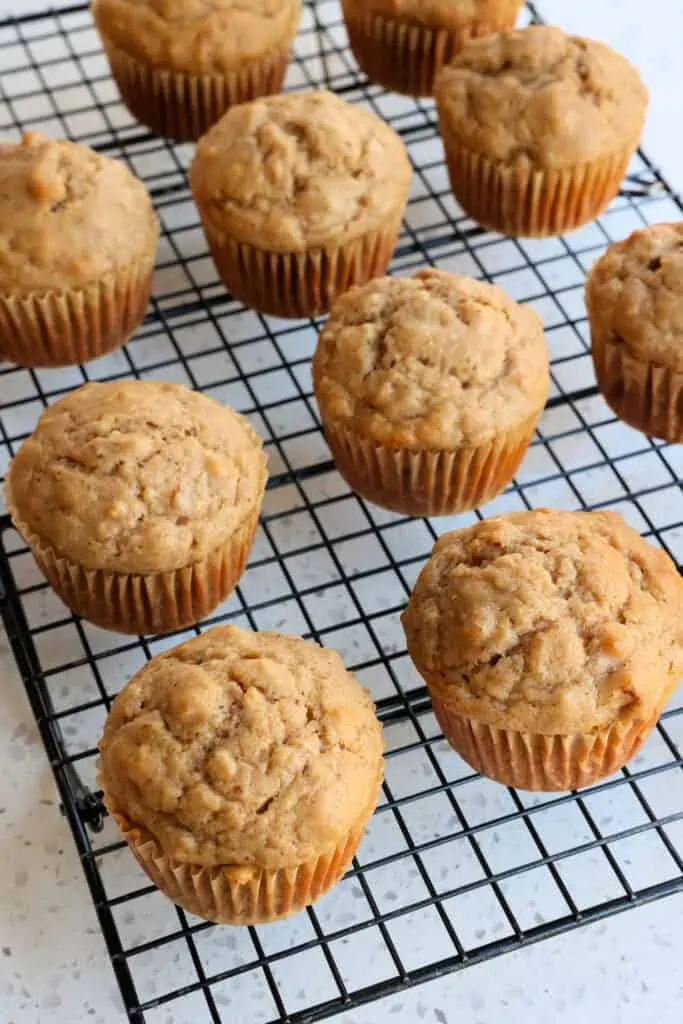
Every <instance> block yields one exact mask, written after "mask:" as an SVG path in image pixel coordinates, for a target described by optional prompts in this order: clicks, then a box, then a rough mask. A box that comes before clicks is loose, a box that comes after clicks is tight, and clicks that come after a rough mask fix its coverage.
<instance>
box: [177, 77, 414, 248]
mask: <svg viewBox="0 0 683 1024" xmlns="http://www.w3.org/2000/svg"><path fill="white" fill-rule="evenodd" d="M411 175H412V169H411V165H410V161H409V159H408V154H407V152H406V149H405V147H404V145H403V143H402V142H401V140H400V138H399V137H398V135H396V133H395V132H394V131H393V130H392V129H391V128H390V127H389V125H387V124H386V123H385V122H384V121H382V120H381V119H380V118H379V117H377V116H376V115H375V114H373V113H371V112H370V111H368V110H364V109H363V108H361V107H357V106H352V105H351V104H349V103H345V102H344V100H341V99H339V98H338V97H337V96H334V95H333V94H332V93H330V92H325V91H324V90H321V91H319V92H299V93H290V94H287V95H281V96H269V97H267V98H265V99H260V100H256V101H254V102H253V103H245V104H242V105H241V106H238V107H233V108H232V109H231V110H229V111H228V113H227V114H225V115H224V117H222V118H221V120H220V121H219V122H218V123H217V124H215V125H214V126H213V128H211V130H210V131H209V132H208V133H207V134H206V135H205V136H204V138H203V139H201V140H200V141H199V144H198V146H197V153H196V156H195V159H194V162H193V164H192V167H191V170H190V180H191V182H192V191H193V192H194V194H195V197H196V198H197V200H198V202H199V205H200V208H201V211H202V217H203V219H204V221H205V222H207V221H208V223H209V226H210V227H212V228H213V230H214V231H217V232H219V233H220V232H222V231H225V233H226V234H228V235H229V236H230V237H231V238H234V239H236V240H237V241H240V242H245V243H252V244H255V245H260V246H262V247H263V248H266V249H271V250H276V251H280V252H291V251H295V252H297V251H302V250H305V249H307V248H316V247H318V246H324V245H326V244H328V243H330V242H333V243H334V244H335V246H336V245H340V244H341V243H342V242H343V241H347V240H350V239H352V238H354V237H356V236H358V235H362V234H365V233H366V232H367V231H369V230H371V229H374V228H377V227H380V226H384V225H385V224H386V222H387V221H388V222H389V223H390V224H392V223H393V222H394V221H395V220H396V218H397V214H400V213H401V212H402V211H403V207H404V206H405V203H406V200H407V197H408V188H409V186H410V179H411Z"/></svg>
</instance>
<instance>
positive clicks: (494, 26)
mask: <svg viewBox="0 0 683 1024" xmlns="http://www.w3.org/2000/svg"><path fill="white" fill-rule="evenodd" d="M523 3H524V0H342V8H343V11H344V20H345V21H346V28H347V30H348V33H349V42H350V44H351V49H352V50H353V53H354V55H355V57H356V60H357V61H358V63H359V64H360V66H361V68H362V69H363V71H365V73H366V75H367V76H368V78H369V79H371V81H373V82H379V84H380V85H383V86H385V88H387V89H394V90H396V92H403V93H406V94H407V95H408V96H431V94H432V91H433V89H434V82H435V80H436V76H437V74H438V73H439V71H440V70H441V68H442V67H443V65H444V64H448V63H450V61H451V60H452V59H453V57H454V56H455V54H456V53H458V52H459V50H461V49H462V47H463V45H464V44H465V43H466V42H467V41H468V40H469V39H471V38H473V37H477V36H486V35H489V34H490V33H491V32H499V31H501V30H502V29H505V28H512V26H513V25H514V24H515V21H516V20H517V15H518V14H519V11H520V9H521V7H522V5H523Z"/></svg>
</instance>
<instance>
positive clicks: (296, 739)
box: [100, 626, 384, 924]
mask: <svg viewBox="0 0 683 1024" xmlns="http://www.w3.org/2000/svg"><path fill="white" fill-rule="evenodd" d="M100 751H101V759H100V784H101V786H102V788H103V790H104V799H105V803H106V805H107V807H108V809H109V811H110V812H111V813H112V814H113V816H114V817H115V818H116V820H117V822H118V824H119V826H120V828H121V830H122V832H123V835H124V837H125V839H126V840H127V842H128V843H129V845H130V847H131V849H132V850H133V853H134V854H135V856H136V857H137V859H138V861H139V863H140V864H141V866H142V868H143V869H144V870H145V871H146V872H147V874H148V875H149V876H150V878H151V879H152V881H153V882H154V883H155V884H156V885H157V886H158V887H159V888H160V889H161V890H162V891H163V892H165V893H166V895H167V896H169V897H170V898H171V899H172V900H173V901H174V902H175V903H178V904H180V905H181V906H183V907H185V908H186V909H187V910H189V911H191V912H192V913H193V914H199V915H200V916H202V917H205V918H208V919H209V920H211V921H218V922H221V923H224V924H255V923H258V922H264V921H274V920H276V919H278V918H282V917H287V916H288V915H289V914H292V913H294V912H296V911H297V910H301V909H302V908H303V907H305V906H307V905H308V904H310V903H312V902H313V901H314V900H316V899H318V897H319V896H321V895H322V894H323V893H324V892H326V891H327V890H328V889H330V888H331V887H332V886H333V885H334V884H335V883H336V882H337V881H339V879H340V878H341V877H342V875H343V874H344V872H345V871H346V869H347V868H348V866H349V864H350V863H351V860H352V858H353V855H354V853H355V851H356V849H357V847H358V844H359V843H360V840H361V838H362V835H363V832H364V830H365V827H366V825H367V823H368V820H369V819H370V816H371V815H372V812H373V810H374V808H375V804H376V803H377V799H378V796H379V791H380V785H381V781H382V774H383V764H384V759H383V743H382V730H381V727H380V724H379V722H378V720H377V718H376V716H375V713H374V707H373V703H372V700H371V699H370V697H369V695H368V693H367V692H366V691H365V690H364V689H363V687H362V686H361V685H360V684H359V683H358V682H357V680H356V679H355V678H354V677H353V676H352V675H351V673H350V672H347V671H346V669H345V668H344V665H343V663H342V660H341V658H340V657H339V655H338V654H336V653H335V652H333V651H328V650H324V649H323V648H320V647H318V646H316V645H315V644H313V643H310V642H307V641H305V640H302V639H300V638H299V637H293V636H281V635H279V634H277V633H268V632H264V633H251V632H248V631H246V630H242V629H239V628H238V627H237V626H220V627H216V628H214V629H211V630H209V631H208V632H206V633H204V634H203V635H201V636H199V637H196V638H194V639H193V640H190V641H188V642H187V643H184V644H181V645H180V646H179V647H175V648H174V649H173V650H170V651H167V652H165V653H164V654H161V655H159V656H158V657H156V658H153V659H152V660H151V661H150V662H148V663H147V665H145V666H144V668H142V669H141V670H140V672H138V673H137V675H136V676H134V677H133V679H132V680H131V681H130V682H129V683H128V685H127V686H126V687H124V689H123V690H122V691H121V693H120V694H119V695H118V696H117V697H116V700H115V701H114V703H113V705H112V708H111V712H110V714H109V717H108V719H107V722H106V724H105V728H104V735H103V737H102V740H101V742H100Z"/></svg>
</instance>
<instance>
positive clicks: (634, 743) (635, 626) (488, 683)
mask: <svg viewBox="0 0 683 1024" xmlns="http://www.w3.org/2000/svg"><path fill="white" fill-rule="evenodd" d="M682 613H683V581H682V580H681V577H680V575H679V573H678V570H677V568H676V566H675V565H674V563H673V562H672V561H671V559H670V558H669V557H668V555H666V554H665V553H664V552H663V551H661V550H660V549H658V548H654V547H652V546H651V545H650V544H648V543H647V542H646V541H645V540H644V539H643V538H642V537H641V536H640V535H639V534H638V533H636V531H635V530H633V529H632V528H631V527H630V526H628V525H627V524H626V522H625V521H624V519H623V518H622V517H621V516H620V515H618V514H617V513H615V512H559V511H552V510H547V509H539V510H538V511H533V512H519V513H515V514H511V515H508V516H500V517H496V518H494V519H489V520H487V521H485V522H480V523H478V524H477V525H476V526H472V527H470V528H468V529H464V530H459V531H456V532H454V533H449V534H446V535H445V536H443V537H442V538H441V539H440V540H439V541H438V542H437V544H436V546H435V547H434V550H433V552H432V555H431V558H430V560H429V562H428V563H427V565H426V566H425V568H424V569H423V571H422V573H421V575H420V577H419V579H418V581H417V584H416V586H415V589H414V591H413V594H412V596H411V598H410V602H409V604H408V608H407V609H406V611H405V612H404V614H403V625H404V628H405V631H406V636H407V639H408V650H409V652H410V655H411V657H412V659H413V661H414V662H415V665H416V667H417V669H418V671H419V672H420V674H421V675H422V676H423V677H424V679H425V681H426V683H427V685H428V687H429V690H430V693H431V697H432V702H433V704H434V710H435V712H436V716H437V718H438V720H439V723H440V725H441V727H442V729H443V731H444V735H445V736H446V738H447V739H448V740H449V741H450V743H451V745H452V746H453V747H454V748H455V750H457V751H458V753H460V754H461V755H462V757H463V758H464V759H465V760H466V761H467V762H468V763H469V764H471V765H472V767H473V768H476V769H477V771H480V772H481V773H482V774H483V775H488V776H489V777H490V778H493V779H497V780H498V781H499V782H504V783H506V784H507V785H511V786H519V787H521V788H522V789H543V790H564V789H575V788H577V787H579V786H586V785H589V784H591V783H594V782H597V781H598V780H599V779H601V778H603V777H605V776H607V775H610V774H611V773H612V772H615V771H617V769H619V768H621V766H622V765H624V764H625V763H626V762H627V761H628V760H629V759H630V758H631V757H633V756H634V754H636V753H637V751H638V750H639V748H640V747H641V745H642V743H643V742H644V741H645V739H646V738H647V736H648V735H649V733H650V732H651V730H652V729H653V728H654V725H655V723H656V722H657V719H658V718H659V715H660V714H661V712H662V709H663V708H664V705H665V704H666V702H667V700H668V699H669V697H670V696H671V694H672V693H673V691H674V689H675V688H676V686H677V685H678V681H679V678H680V675H681V672H682V671H683V614H682Z"/></svg>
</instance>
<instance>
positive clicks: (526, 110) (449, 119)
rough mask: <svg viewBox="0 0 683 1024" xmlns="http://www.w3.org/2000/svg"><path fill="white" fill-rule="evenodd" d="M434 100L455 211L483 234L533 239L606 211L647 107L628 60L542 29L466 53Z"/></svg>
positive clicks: (476, 44)
mask: <svg viewBox="0 0 683 1024" xmlns="http://www.w3.org/2000/svg"><path fill="white" fill-rule="evenodd" d="M435 95H436V102H437V107H438V111H439V123H440V127H441V134H442V136H443V141H444V146H445V149H446V157H447V162H448V170H449V174H450V178H451V185H452V188H453V193H454V195H455V197H456V199H457V200H458V202H459V203H460V204H461V205H462V207H463V208H464V209H465V211H466V212H467V213H468V214H470V216H472V217H474V218H475V219H476V220H478V221H480V222H481V223H482V224H484V225H485V226H486V227H488V228H493V229H494V230H495V231H502V232H505V233H507V234H510V235H532V236H533V235H536V236H543V235H556V234H559V233H561V232H563V231H570V230H572V229H573V228H576V227H579V226H580V225H581V224H584V223H586V221H589V220H592V219H593V218H594V217H597V215H598V214H599V213H601V212H602V210H604V209H605V207H606V206H607V205H608V204H609V202H610V201H611V200H612V199H613V198H614V196H615V195H616V194H617V192H618V191H619V186H620V184H621V181H622V179H623V177H624V174H625V173H626V169H627V167H628V164H629V161H630V159H631V156H632V154H633V152H634V151H635V149H636V148H637V146H638V142H639V139H640V135H641V132H642V129H643V123H644V121H645V114H646V110H647V103H648V93H647V90H646V88H645V86H644V85H643V83H642V81H641V79H640V76H639V74H638V72H637V71H636V69H635V68H634V67H633V66H632V65H631V64H629V62H628V61H627V60H626V59H625V58H624V57H621V56H620V55H619V54H618V53H614V51H613V50H610V49H609V48H608V47H607V46H604V45H603V44H602V43H597V42H594V41H593V40H590V39H582V38H580V37H579V36H568V35H565V33H564V32H563V31H562V30H561V29H559V28H554V27H551V26H545V25H544V26H540V25H536V26H532V27H530V28H526V29H522V30H521V31H517V32H501V33H499V34H497V35H493V36H489V37H487V38H486V39H480V40H475V41H473V42H471V43H468V44H467V45H466V46H465V48H464V49H463V50H462V52H461V53H460V54H459V55H458V56H457V57H456V59H455V60H454V61H453V63H452V64H451V65H450V66H449V67H447V68H444V69H443V70H442V72H441V74H440V75H439V78H438V81H437V84H436V88H435Z"/></svg>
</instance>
